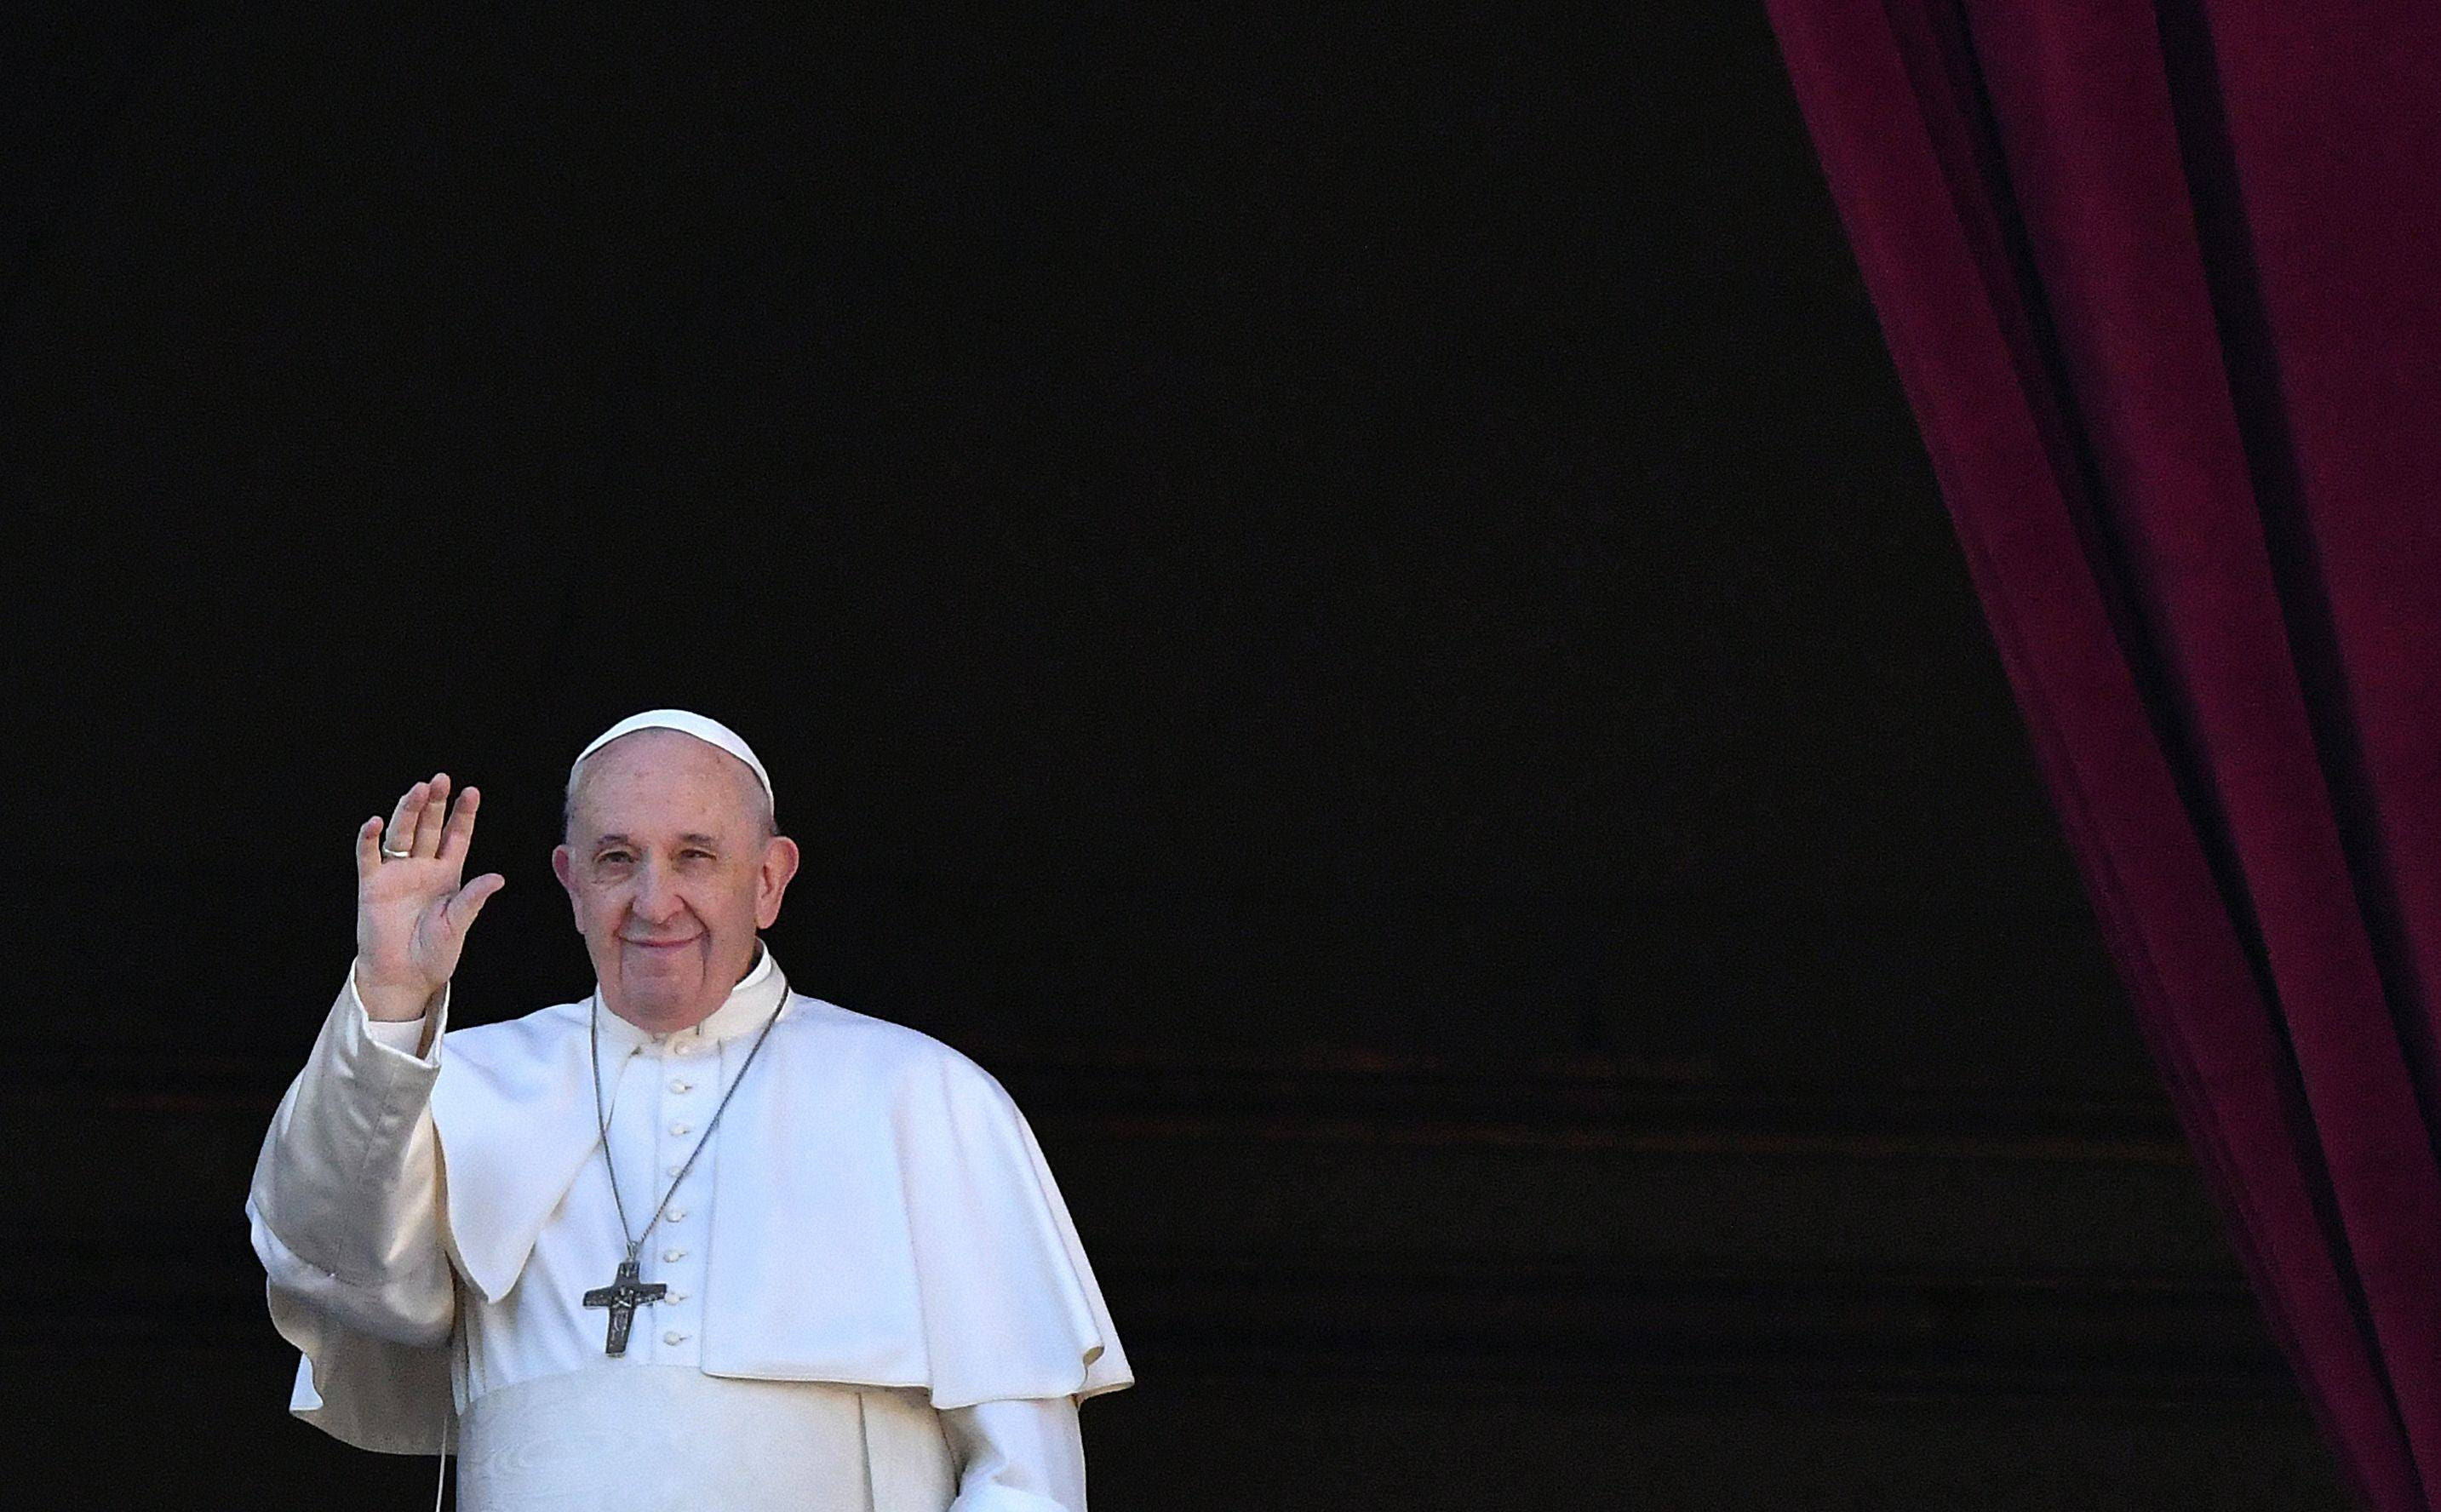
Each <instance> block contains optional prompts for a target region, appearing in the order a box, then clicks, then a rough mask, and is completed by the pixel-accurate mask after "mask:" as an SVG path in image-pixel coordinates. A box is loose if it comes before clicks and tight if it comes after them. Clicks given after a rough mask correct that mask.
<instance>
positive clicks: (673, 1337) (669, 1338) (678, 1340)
mask: <svg viewBox="0 0 2441 1512" xmlns="http://www.w3.org/2000/svg"><path fill="white" fill-rule="evenodd" d="M661 1342H662V1343H665V1344H683V1343H685V1342H686V1335H684V1334H682V1333H680V1332H678V1330H677V1329H675V1328H672V1329H670V1330H669V1331H667V1332H666V1333H664V1334H662V1335H661Z"/></svg>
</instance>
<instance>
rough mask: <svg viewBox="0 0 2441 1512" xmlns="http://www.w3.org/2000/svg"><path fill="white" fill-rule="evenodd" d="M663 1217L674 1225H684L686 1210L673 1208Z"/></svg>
mask: <svg viewBox="0 0 2441 1512" xmlns="http://www.w3.org/2000/svg"><path fill="white" fill-rule="evenodd" d="M661 1216H662V1217H665V1218H667V1219H669V1220H670V1221H671V1222H672V1223H684V1222H685V1221H686V1209H684V1208H672V1209H670V1210H669V1211H668V1212H667V1213H664V1214H662V1215H661Z"/></svg>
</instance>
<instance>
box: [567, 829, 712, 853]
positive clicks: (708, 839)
mask: <svg viewBox="0 0 2441 1512" xmlns="http://www.w3.org/2000/svg"><path fill="white" fill-rule="evenodd" d="M635 843H636V841H635V838H634V837H632V836H626V835H620V834H617V833H615V832H614V833H612V834H609V835H605V836H604V837H601V838H600V839H598V840H595V841H594V842H593V848H594V849H595V850H597V851H598V850H600V849H602V847H604V846H606V845H630V846H632V845H634V844H635ZM678 843H679V844H680V845H709V846H712V847H714V848H715V849H717V848H718V847H719V845H720V837H718V836H716V835H704V834H700V833H697V832H696V831H694V830H689V831H688V832H687V833H686V834H684V835H681V836H679V837H678Z"/></svg>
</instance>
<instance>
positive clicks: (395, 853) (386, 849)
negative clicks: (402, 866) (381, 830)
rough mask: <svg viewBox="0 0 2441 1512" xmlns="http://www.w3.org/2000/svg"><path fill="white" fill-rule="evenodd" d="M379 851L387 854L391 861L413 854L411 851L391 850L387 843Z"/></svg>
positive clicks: (406, 857)
mask: <svg viewBox="0 0 2441 1512" xmlns="http://www.w3.org/2000/svg"><path fill="white" fill-rule="evenodd" d="M381 851H382V855H386V856H388V857H389V859H391V860H393V861H404V860H407V859H409V858H410V857H412V856H413V855H415V853H414V852H413V851H393V850H391V849H390V848H389V846H387V845H385V846H383V847H382V848H381Z"/></svg>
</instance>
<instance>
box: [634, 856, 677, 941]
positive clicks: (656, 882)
mask: <svg viewBox="0 0 2441 1512" xmlns="http://www.w3.org/2000/svg"><path fill="white" fill-rule="evenodd" d="M627 907H628V909H629V910H630V911H632V912H633V913H634V914H635V915H636V916H637V917H638V918H640V919H642V920H643V921H644V922H645V923H647V924H651V925H656V926H658V925H663V924H667V923H669V922H670V921H671V920H672V919H675V918H677V917H678V910H679V909H682V908H684V907H685V904H684V903H683V902H682V901H681V900H680V899H679V897H678V887H677V885H676V879H675V878H673V877H672V876H671V875H670V874H669V873H667V872H665V871H663V870H662V869H661V868H660V867H659V866H656V865H654V864H653V863H651V862H649V861H647V862H645V863H644V865H643V866H642V869H640V870H639V872H638V873H637V875H636V891H635V895H634V896H633V897H632V898H630V899H629V900H628V904H627Z"/></svg>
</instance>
